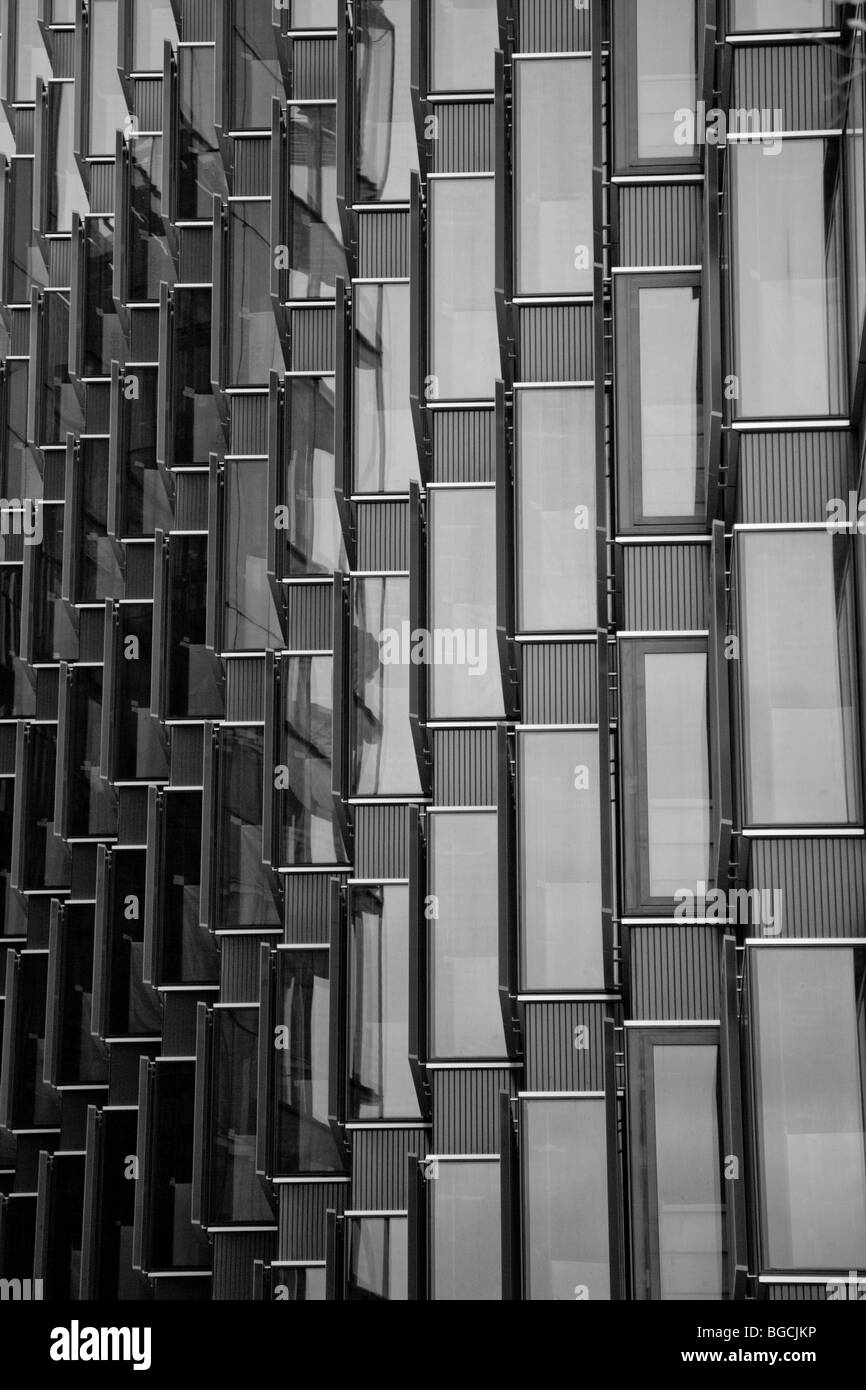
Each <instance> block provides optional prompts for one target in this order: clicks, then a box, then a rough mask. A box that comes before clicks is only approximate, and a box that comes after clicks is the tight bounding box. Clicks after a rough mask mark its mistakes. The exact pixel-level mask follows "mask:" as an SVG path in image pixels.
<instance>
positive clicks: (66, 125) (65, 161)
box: [28, 0, 114, 232]
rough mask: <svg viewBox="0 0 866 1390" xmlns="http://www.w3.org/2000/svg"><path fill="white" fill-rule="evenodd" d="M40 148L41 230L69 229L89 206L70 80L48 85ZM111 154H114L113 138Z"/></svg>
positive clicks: (67, 230)
mask: <svg viewBox="0 0 866 1390" xmlns="http://www.w3.org/2000/svg"><path fill="white" fill-rule="evenodd" d="M28 3H29V0H28ZM43 148H44V150H45V155H46V160H47V162H48V174H47V177H48V200H47V207H46V209H45V227H44V229H43V230H44V231H46V232H71V231H72V214H73V212H77V213H78V214H79V216H81V217H83V216H85V214H86V213H87V212H88V209H89V204H88V201H87V194H86V193H85V191H84V184H83V183H82V182H81V175H80V173H79V172H78V161H77V160H76V158H75V88H74V85H73V83H71V82H49V84H48V109H47V112H46V116H45V125H44V134H43ZM111 153H112V154H113V153H114V139H113V137H112V144H111Z"/></svg>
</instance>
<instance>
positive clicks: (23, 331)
mask: <svg viewBox="0 0 866 1390" xmlns="http://www.w3.org/2000/svg"><path fill="white" fill-rule="evenodd" d="M29 351H30V310H29V309H13V310H12V336H11V340H10V344H9V355H10V357H26V356H27V354H28V353H29Z"/></svg>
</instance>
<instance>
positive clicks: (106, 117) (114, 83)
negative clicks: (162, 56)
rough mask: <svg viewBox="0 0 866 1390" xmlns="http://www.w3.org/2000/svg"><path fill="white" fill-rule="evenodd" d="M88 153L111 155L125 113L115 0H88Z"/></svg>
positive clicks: (126, 111) (122, 124)
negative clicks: (118, 59)
mask: <svg viewBox="0 0 866 1390" xmlns="http://www.w3.org/2000/svg"><path fill="white" fill-rule="evenodd" d="M87 25H88V54H89V58H90V71H89V74H88V78H89V82H88V88H87V103H88V110H89V113H90V129H89V138H88V146H87V152H88V154H104V155H108V154H110V155H113V154H114V144H115V136H116V134H117V132H118V131H119V130H123V127H124V122H125V121H126V118H127V115H128V108H127V105H126V99H125V97H124V95H123V88H122V87H121V85H120V78H119V76H118V74H117V0H89V5H88V21H87Z"/></svg>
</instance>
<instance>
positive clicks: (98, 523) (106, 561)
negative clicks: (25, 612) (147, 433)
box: [68, 437, 124, 603]
mask: <svg viewBox="0 0 866 1390" xmlns="http://www.w3.org/2000/svg"><path fill="white" fill-rule="evenodd" d="M79 450H80V452H79V454H78V457H77V459H76V462H75V465H74V466H75V468H76V470H77V474H78V476H77V478H76V480H75V482H76V487H75V489H74V491H73V496H76V495H77V496H78V499H79V511H78V515H70V516H69V518H68V524H69V525H71V526H72V527H73V529H74V532H75V535H76V544H75V545H74V546H73V551H72V566H73V573H72V575H71V576H70V580H71V581H72V582H71V583H70V591H71V593H72V597H73V601H74V602H76V603H102V602H103V601H104V600H105V599H107V598H123V597H124V575H123V570H122V568H121V563H120V560H119V559H118V555H117V547H116V545H115V543H114V540H113V538H112V537H110V536H109V535H108V528H107V515H108V513H107V508H108V440H107V439H89V438H86V437H85V438H84V439H82V440H81V442H80V444H79Z"/></svg>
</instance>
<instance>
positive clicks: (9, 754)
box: [0, 722, 17, 776]
mask: <svg viewBox="0 0 866 1390" xmlns="http://www.w3.org/2000/svg"><path fill="white" fill-rule="evenodd" d="M16 728H17V725H16V724H15V723H14V722H13V723H12V724H0V775H3V776H6V775H8V774H9V773H13V772H14V771H15V736H16Z"/></svg>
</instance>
